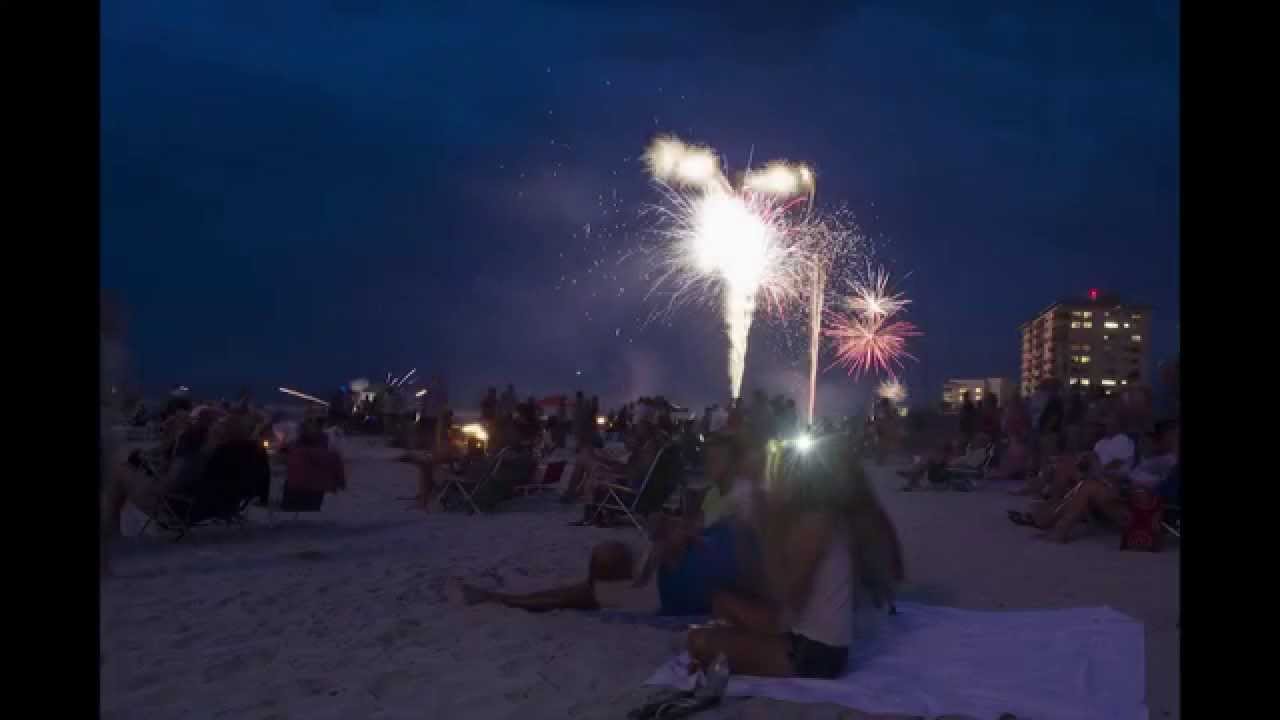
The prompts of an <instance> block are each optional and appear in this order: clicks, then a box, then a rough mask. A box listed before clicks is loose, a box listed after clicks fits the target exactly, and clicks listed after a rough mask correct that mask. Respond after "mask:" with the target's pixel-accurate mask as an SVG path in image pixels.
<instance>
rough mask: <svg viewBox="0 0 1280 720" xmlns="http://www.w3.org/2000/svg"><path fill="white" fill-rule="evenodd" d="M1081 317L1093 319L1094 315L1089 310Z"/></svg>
mask: <svg viewBox="0 0 1280 720" xmlns="http://www.w3.org/2000/svg"><path fill="white" fill-rule="evenodd" d="M1081 317H1087V318H1091V317H1093V313H1092V312H1089V311H1088V310H1086V311H1085V312H1084V313H1083V314H1082V315H1081Z"/></svg>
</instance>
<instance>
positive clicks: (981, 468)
mask: <svg viewBox="0 0 1280 720" xmlns="http://www.w3.org/2000/svg"><path fill="white" fill-rule="evenodd" d="M995 449H996V446H995V443H990V444H988V445H987V447H986V453H985V454H984V455H983V456H982V462H980V463H978V464H977V465H976V466H968V465H948V466H947V469H946V475H947V484H948V485H949V486H950V487H951V489H953V490H960V491H970V490H976V489H977V488H978V482H979V481H980V480H982V478H983V476H984V475H986V474H987V469H988V468H990V467H991V461H992V459H993V458H994V457H995V454H996V453H995Z"/></svg>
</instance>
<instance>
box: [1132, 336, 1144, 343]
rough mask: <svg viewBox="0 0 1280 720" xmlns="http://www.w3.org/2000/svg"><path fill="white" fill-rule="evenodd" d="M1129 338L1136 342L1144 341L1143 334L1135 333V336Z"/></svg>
mask: <svg viewBox="0 0 1280 720" xmlns="http://www.w3.org/2000/svg"><path fill="white" fill-rule="evenodd" d="M1129 339H1130V340H1133V341H1134V342H1142V336H1141V335H1134V336H1133V337H1131V338H1129Z"/></svg>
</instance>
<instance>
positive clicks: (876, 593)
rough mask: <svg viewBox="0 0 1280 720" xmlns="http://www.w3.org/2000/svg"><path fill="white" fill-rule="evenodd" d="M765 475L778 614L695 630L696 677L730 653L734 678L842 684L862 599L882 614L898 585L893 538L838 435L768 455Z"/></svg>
mask: <svg viewBox="0 0 1280 720" xmlns="http://www.w3.org/2000/svg"><path fill="white" fill-rule="evenodd" d="M766 476H767V478H768V480H767V489H766V492H767V509H766V511H765V515H766V517H765V519H764V526H765V527H764V532H763V533H762V535H763V544H764V548H763V550H764V556H765V564H766V568H767V574H768V576H769V586H770V590H771V594H772V596H773V597H772V598H770V602H769V603H768V605H769V606H770V607H771V608H772V609H771V611H769V612H754V613H744V614H742V615H738V616H737V617H735V618H734V619H739V622H737V623H736V624H732V625H730V626H728V627H711V628H700V629H697V630H694V631H692V632H690V634H689V639H688V640H689V654H690V657H692V659H693V661H694V669H696V668H697V667H705V666H707V665H708V664H710V663H711V662H712V661H714V660H715V658H716V657H717V656H718V655H720V654H724V655H725V656H726V658H727V659H728V661H729V668H730V671H731V672H733V673H737V674H745V675H761V676H782V677H788V676H797V677H813V678H835V677H839V676H840V675H841V674H843V672H844V670H845V666H846V665H847V663H848V656H849V646H850V645H851V644H852V643H853V641H854V619H855V609H856V606H857V605H858V604H859V603H858V602H856V599H857V598H858V597H859V596H860V595H861V594H862V592H867V593H869V594H870V596H871V599H872V601H873V604H875V605H877V606H882V605H883V604H884V602H885V601H891V599H892V588H893V585H895V584H896V583H897V582H898V581H900V580H901V579H902V575H903V573H902V567H901V551H900V549H899V548H898V546H897V536H896V533H895V532H894V530H893V526H892V523H891V522H890V521H889V520H888V516H887V515H886V514H885V513H884V510H883V508H882V507H881V506H880V504H879V502H878V500H877V499H876V497H875V494H874V492H872V490H871V488H870V486H869V484H868V482H867V480H866V477H865V474H864V473H863V471H862V468H861V466H860V465H859V464H858V463H857V461H856V460H855V459H853V458H852V457H850V456H849V455H848V454H847V452H845V449H844V448H843V447H842V445H841V443H839V442H838V440H837V439H836V438H834V437H832V438H829V439H820V440H819V441H818V442H817V443H815V444H814V445H813V446H812V447H810V448H809V449H808V450H807V451H804V452H800V451H798V450H796V449H794V448H788V447H785V446H775V447H773V448H771V450H770V452H769V457H768V470H767V474H766ZM735 604H736V601H735ZM740 618H751V620H749V621H748V620H740Z"/></svg>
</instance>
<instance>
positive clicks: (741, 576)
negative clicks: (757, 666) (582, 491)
mask: <svg viewBox="0 0 1280 720" xmlns="http://www.w3.org/2000/svg"><path fill="white" fill-rule="evenodd" d="M706 467H707V474H708V476H709V477H711V478H712V480H713V482H714V483H715V485H716V488H717V492H716V494H714V495H711V498H712V503H711V505H710V506H709V507H706V506H704V510H703V512H702V513H701V515H702V517H703V519H705V518H707V517H713V518H715V521H714V522H713V523H712V524H711V525H709V526H707V527H705V528H701V521H700V520H696V519H688V520H684V519H668V520H664V521H661V522H656V523H655V524H654V527H653V535H654V543H653V546H652V547H651V548H650V550H649V554H648V556H647V558H646V559H645V560H643V561H639V562H638V561H637V559H636V556H635V554H634V553H633V552H632V550H631V548H630V547H628V546H627V545H626V544H624V543H621V542H617V541H610V542H604V543H601V544H599V545H597V546H596V547H594V548H592V550H591V559H590V562H589V563H588V566H587V578H586V580H584V581H582V582H579V583H574V584H572V585H567V586H564V587H558V588H553V589H550V590H544V591H541V592H534V593H526V594H518V595H513V594H505V593H498V592H491V591H487V590H482V589H480V588H476V587H473V586H470V585H466V584H464V583H462V582H460V581H457V580H455V581H451V583H450V584H449V587H448V592H449V595H450V598H451V599H452V600H453V601H455V602H459V603H463V604H467V605H473V604H478V603H485V602H492V603H498V604H501V605H506V606H507V607H513V608H519V609H522V610H529V611H532V612H543V611H548V610H561V609H570V610H599V609H618V610H628V611H633V612H645V613H653V612H657V613H658V614H662V615H705V614H708V613H710V612H711V611H712V604H713V602H712V598H713V597H717V598H720V597H729V596H731V595H732V594H735V593H744V594H750V593H751V592H752V588H751V587H750V586H751V579H752V578H753V577H754V576H756V575H757V573H756V572H755V570H754V567H755V562H754V556H755V534H754V528H753V525H752V520H751V509H750V500H748V499H747V498H750V497H752V495H753V493H754V491H753V490H752V488H753V487H758V486H757V485H755V483H757V482H758V479H759V476H760V470H762V468H763V450H762V448H756V447H747V446H746V445H745V444H744V443H741V442H740V441H738V440H736V439H734V438H731V437H728V436H713V437H711V438H709V442H708V445H707V452H706ZM736 488H746V489H741V490H740V489H736ZM717 498H728V500H727V501H726V502H723V503H722V504H719V505H717V500H716V499H717ZM695 527H697V528H698V530H696V531H695ZM655 573H656V575H657V582H654V581H653V577H654V575H655Z"/></svg>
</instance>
